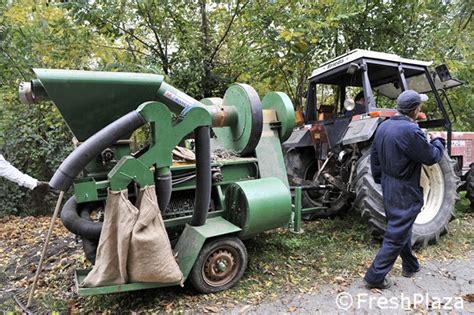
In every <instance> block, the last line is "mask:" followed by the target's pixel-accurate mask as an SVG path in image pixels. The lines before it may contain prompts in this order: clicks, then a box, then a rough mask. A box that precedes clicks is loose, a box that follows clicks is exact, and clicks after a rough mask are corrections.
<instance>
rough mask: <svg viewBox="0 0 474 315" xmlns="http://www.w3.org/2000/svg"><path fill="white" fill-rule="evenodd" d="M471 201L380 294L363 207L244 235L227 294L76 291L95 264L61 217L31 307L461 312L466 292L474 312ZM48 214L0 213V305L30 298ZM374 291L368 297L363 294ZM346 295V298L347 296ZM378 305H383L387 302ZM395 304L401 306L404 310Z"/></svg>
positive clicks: (466, 307)
mask: <svg viewBox="0 0 474 315" xmlns="http://www.w3.org/2000/svg"><path fill="white" fill-rule="evenodd" d="M464 206H465V205H464ZM466 209H467V208H466V207H464V208H463V209H458V213H459V214H458V216H457V218H456V219H455V220H453V221H452V222H451V223H450V233H449V234H448V235H447V236H445V237H443V238H441V241H440V243H439V244H438V245H435V246H429V247H428V248H426V249H423V250H421V251H418V252H417V256H418V257H419V259H420V261H421V263H422V266H423V269H422V271H421V272H420V273H418V274H417V276H416V277H415V278H413V279H406V278H402V277H401V276H400V263H399V262H398V263H397V264H396V265H395V268H394V271H393V272H392V275H393V277H394V280H395V283H396V285H395V286H394V287H393V288H392V289H390V290H387V291H384V292H380V291H377V290H372V291H368V290H366V289H365V288H364V287H363V285H362V283H361V280H360V279H361V277H362V276H363V273H364V272H365V270H366V268H367V267H368V266H369V264H370V262H371V260H372V258H373V257H374V255H375V253H376V251H377V249H378V247H379V242H378V241H376V240H374V239H373V237H372V236H371V235H370V233H369V232H368V231H367V228H366V223H365V222H362V221H361V220H360V218H359V217H358V215H357V214H348V215H346V216H345V217H342V218H335V219H327V220H319V221H315V222H311V223H305V224H304V225H303V229H304V230H305V233H303V234H300V235H296V234H293V233H290V232H288V231H287V230H285V229H279V230H276V231H273V232H269V233H264V234H262V235H260V236H259V237H257V238H255V239H253V240H250V241H248V242H246V247H247V250H248V252H249V265H248V269H247V271H246V273H245V274H244V277H243V278H242V279H241V281H240V282H239V283H238V285H236V286H235V287H234V288H232V289H229V290H227V291H224V292H220V293H217V294H209V295H202V294H197V293H196V292H195V291H194V290H193V289H192V288H191V287H190V285H188V284H185V286H184V288H181V287H170V288H163V289H155V290H144V291H137V292H130V293H121V294H113V295H101V296H92V297H79V296H78V295H77V294H76V293H75V286H74V280H73V279H74V269H75V268H79V269H83V268H85V267H90V265H89V264H88V263H87V262H86V261H85V259H84V256H83V253H82V248H81V247H82V245H81V242H80V241H78V240H76V238H75V237H74V235H73V234H71V233H69V232H68V231H67V230H66V229H65V228H64V227H63V226H62V223H61V222H60V220H58V221H57V223H56V225H55V228H54V232H53V236H52V241H51V243H50V248H49V250H48V254H47V257H48V259H47V261H46V263H45V265H44V269H43V272H42V277H41V279H40V281H39V283H38V290H37V292H36V296H35V303H34V306H33V310H34V311H35V312H51V311H60V312H90V311H112V312H123V311H131V312H141V311H148V312H173V313H188V312H192V313H194V312H197V313H233V314H242V313H259V314H261V313H263V314H270V313H318V312H320V313H328V312H329V313H334V312H342V313H343V312H346V310H345V309H344V308H338V306H337V304H336V297H337V296H338V294H340V293H349V294H351V298H352V301H353V303H352V305H351V306H350V307H349V308H348V311H349V312H351V313H352V312H354V311H355V312H360V313H366V312H368V311H370V312H371V313H372V311H377V312H384V313H385V312H386V310H385V309H383V306H384V305H383V303H384V298H387V299H389V298H393V300H390V301H392V302H393V303H395V302H396V301H397V299H402V298H404V297H406V298H408V299H412V300H409V302H406V303H408V304H406V305H402V306H403V307H404V308H405V309H407V310H411V311H419V312H421V313H424V312H427V311H436V310H438V309H439V307H438V306H439V305H441V306H443V307H444V306H446V307H451V308H452V309H454V310H457V311H459V309H458V308H455V307H454V306H455V305H454V302H455V300H456V299H461V300H462V301H463V305H462V306H463V308H462V309H461V310H460V312H461V313H466V312H472V310H473V309H474V306H473V302H472V301H473V298H474V285H473V283H474V269H473V268H474V267H473V266H474V214H473V213H472V212H471V211H470V210H466ZM49 220H50V218H49V217H39V218H33V217H25V218H19V217H13V216H12V217H6V218H2V219H0V312H2V311H14V310H16V311H19V310H20V309H18V308H17V307H16V304H15V302H14V301H13V295H14V294H16V295H17V296H18V297H19V299H20V300H22V301H24V302H26V296H27V293H28V291H27V288H28V286H29V285H30V284H31V283H32V279H33V276H34V274H35V271H36V266H37V263H38V260H39V256H40V252H41V248H42V245H43V241H44V238H45V234H46V231H47V230H48V225H49ZM282 253H284V254H282ZM402 294H404V295H402ZM420 294H421V295H422V296H421V297H420V296H419V295H420ZM426 294H427V295H428V297H427V298H425V295H426ZM371 297H372V302H371V303H372V304H370V303H369V302H364V301H365V299H370V298H371ZM406 298H405V300H406ZM420 298H424V300H423V303H424V302H425V300H426V301H427V302H426V303H424V304H423V303H422V302H420ZM435 298H446V299H448V298H451V301H447V300H443V301H441V302H442V303H444V304H440V303H441V302H440V303H437V301H436V299H435ZM342 299H343V300H342V302H344V301H346V300H347V299H350V298H348V297H343V298H342ZM344 299H346V300H344ZM414 299H417V300H414ZM390 301H389V302H390ZM402 302H403V301H402ZM448 302H450V303H448ZM357 303H359V305H360V307H357V306H358V305H357ZM374 303H375V304H374ZM377 303H382V307H380V305H379V304H377ZM387 303H388V302H387ZM458 303H460V302H458ZM374 305H375V306H374ZM456 306H459V305H456ZM343 307H346V306H344V305H343ZM437 307H438V308H437ZM441 310H442V311H443V312H444V311H445V310H447V309H444V308H443V309H441ZM389 311H390V312H391V313H397V312H398V313H400V312H402V313H403V312H404V310H402V309H401V308H396V309H389Z"/></svg>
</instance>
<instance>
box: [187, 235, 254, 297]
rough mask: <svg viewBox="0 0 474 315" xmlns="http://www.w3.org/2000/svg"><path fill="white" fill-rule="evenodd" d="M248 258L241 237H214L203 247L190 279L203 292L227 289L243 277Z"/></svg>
mask: <svg viewBox="0 0 474 315" xmlns="http://www.w3.org/2000/svg"><path fill="white" fill-rule="evenodd" d="M247 260H248V258H247V249H246V248H245V245H244V244H243V243H242V241H241V240H240V239H239V238H237V237H224V238H217V239H213V240H211V241H209V242H207V243H206V244H205V245H204V247H203V248H202V249H201V252H200V253H199V256H198V258H197V260H196V263H195V264H194V266H193V269H192V270H191V273H190V274H189V281H190V282H191V284H192V285H193V287H194V288H195V289H196V290H198V291H199V292H201V293H216V292H220V291H224V290H227V289H229V288H231V287H232V286H234V285H235V284H236V283H237V282H238V281H239V280H240V278H242V275H243V274H244V272H245V269H246V268H247Z"/></svg>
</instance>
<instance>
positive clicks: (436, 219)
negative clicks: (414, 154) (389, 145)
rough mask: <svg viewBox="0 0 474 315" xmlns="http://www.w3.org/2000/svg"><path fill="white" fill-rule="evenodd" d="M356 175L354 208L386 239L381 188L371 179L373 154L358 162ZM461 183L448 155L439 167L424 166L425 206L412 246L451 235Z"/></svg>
mask: <svg viewBox="0 0 474 315" xmlns="http://www.w3.org/2000/svg"><path fill="white" fill-rule="evenodd" d="M356 171H357V176H356V180H355V193H356V199H355V201H354V206H355V208H356V209H357V210H358V211H359V212H360V213H361V215H362V217H363V218H365V219H366V220H368V222H369V225H370V226H371V228H372V232H373V234H375V235H377V236H383V234H384V232H385V228H386V221H385V210H384V205H383V196H382V187H381V186H380V185H379V184H376V183H375V182H374V179H373V177H372V172H371V170H370V150H368V151H367V152H365V153H364V154H363V156H362V157H361V158H360V159H359V161H358V162H357V169H356ZM458 183H459V178H458V177H457V176H456V175H455V173H454V169H453V162H452V160H451V159H450V158H449V156H448V155H447V153H445V154H444V156H443V158H442V160H441V161H440V162H439V163H438V164H435V165H432V166H425V165H423V168H422V171H421V186H422V187H423V191H424V206H423V208H422V209H421V212H420V214H418V216H417V218H416V220H415V223H414V225H413V233H412V244H413V246H415V247H426V246H427V245H428V244H435V243H437V242H438V240H439V237H440V236H441V235H443V234H446V233H447V232H448V222H449V221H450V220H451V218H452V217H453V216H454V205H455V203H456V201H457V200H458V199H459V196H458V194H457V191H456V190H457V187H458Z"/></svg>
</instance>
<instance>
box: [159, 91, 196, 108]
mask: <svg viewBox="0 0 474 315" xmlns="http://www.w3.org/2000/svg"><path fill="white" fill-rule="evenodd" d="M163 95H164V96H165V97H166V98H168V99H170V100H172V101H174V102H176V103H178V104H179V105H182V106H184V107H189V106H192V105H193V104H194V103H195V102H197V101H196V100H195V99H194V98H192V97H190V96H188V95H186V94H184V93H182V92H179V91H178V94H174V93H173V92H171V91H166V92H165V93H164V94H163Z"/></svg>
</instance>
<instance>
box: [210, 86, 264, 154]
mask: <svg viewBox="0 0 474 315" xmlns="http://www.w3.org/2000/svg"><path fill="white" fill-rule="evenodd" d="M201 103H203V104H205V105H209V106H213V107H215V108H217V109H219V108H220V109H221V110H222V114H223V116H222V124H219V123H217V122H214V124H213V125H216V124H217V125H224V126H225V127H222V128H214V129H213V131H214V133H215V134H216V137H217V139H218V142H219V143H220V144H222V145H223V147H224V148H225V149H228V150H232V151H235V152H236V153H238V154H240V155H242V156H245V155H248V154H251V153H252V152H253V151H254V150H255V147H256V146H257V144H258V141H259V140H260V136H261V135H262V128H263V116H262V103H261V102H260V97H259V96H258V94H257V92H256V91H255V90H254V89H253V88H252V87H251V86H250V85H247V84H234V85H232V86H231V87H230V88H228V89H227V91H226V92H225V95H224V99H222V100H221V99H219V98H208V99H203V100H201ZM213 117H214V118H215V117H217V115H213Z"/></svg>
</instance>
